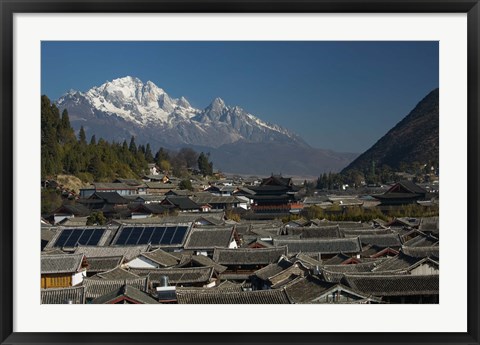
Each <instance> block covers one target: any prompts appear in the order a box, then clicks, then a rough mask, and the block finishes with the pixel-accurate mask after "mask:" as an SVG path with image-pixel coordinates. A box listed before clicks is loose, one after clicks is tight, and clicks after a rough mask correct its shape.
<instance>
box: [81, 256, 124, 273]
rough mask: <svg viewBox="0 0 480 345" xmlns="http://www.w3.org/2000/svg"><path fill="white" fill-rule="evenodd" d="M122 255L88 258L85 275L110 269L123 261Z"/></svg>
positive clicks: (118, 265)
mask: <svg viewBox="0 0 480 345" xmlns="http://www.w3.org/2000/svg"><path fill="white" fill-rule="evenodd" d="M123 261H124V257H123V256H121V255H120V256H103V257H90V258H88V261H87V263H88V266H87V277H91V276H93V275H96V274H98V273H102V272H107V271H111V270H113V269H115V268H117V267H120V265H121V264H122V263H123Z"/></svg>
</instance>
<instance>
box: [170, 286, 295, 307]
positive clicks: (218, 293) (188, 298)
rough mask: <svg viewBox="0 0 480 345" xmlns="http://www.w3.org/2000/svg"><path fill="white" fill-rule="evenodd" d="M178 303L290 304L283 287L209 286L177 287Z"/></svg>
mask: <svg viewBox="0 0 480 345" xmlns="http://www.w3.org/2000/svg"><path fill="white" fill-rule="evenodd" d="M176 295H177V301H178V304H290V300H289V298H288V296H287V294H286V293H285V290H283V289H277V290H259V291H230V290H226V289H219V288H210V289H202V290H191V289H182V288H177V290H176Z"/></svg>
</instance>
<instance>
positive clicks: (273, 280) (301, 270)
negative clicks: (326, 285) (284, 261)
mask: <svg viewBox="0 0 480 345" xmlns="http://www.w3.org/2000/svg"><path fill="white" fill-rule="evenodd" d="M306 275H309V270H308V268H306V267H305V266H303V265H302V263H301V262H296V263H294V264H293V265H292V266H290V267H289V268H287V269H284V270H283V271H281V272H278V273H277V274H275V275H273V276H271V277H269V278H268V280H269V281H270V284H271V288H272V289H278V288H280V287H282V286H285V284H287V283H290V282H292V281H293V280H294V279H296V278H298V277H305V276H306Z"/></svg>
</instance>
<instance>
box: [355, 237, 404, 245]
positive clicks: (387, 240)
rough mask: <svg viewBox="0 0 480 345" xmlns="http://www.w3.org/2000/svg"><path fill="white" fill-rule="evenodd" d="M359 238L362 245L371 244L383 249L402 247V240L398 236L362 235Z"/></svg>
mask: <svg viewBox="0 0 480 345" xmlns="http://www.w3.org/2000/svg"><path fill="white" fill-rule="evenodd" d="M359 237H360V241H361V242H362V244H371V245H375V246H377V247H383V248H386V247H393V248H395V247H401V246H402V239H401V238H400V236H399V235H398V234H386V235H360V236H359Z"/></svg>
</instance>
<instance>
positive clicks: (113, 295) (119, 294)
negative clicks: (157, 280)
mask: <svg viewBox="0 0 480 345" xmlns="http://www.w3.org/2000/svg"><path fill="white" fill-rule="evenodd" d="M119 298H124V299H126V300H128V301H131V302H133V303H138V304H158V303H159V302H157V300H155V299H153V298H152V297H150V295H148V294H146V293H145V292H143V291H141V290H139V289H136V288H135V287H133V286H130V285H123V286H121V287H119V288H117V289H115V290H113V291H110V292H108V293H106V294H105V295H102V296H100V297H97V298H95V299H94V300H93V301H92V304H110V303H113V302H115V300H118V299H119Z"/></svg>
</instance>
